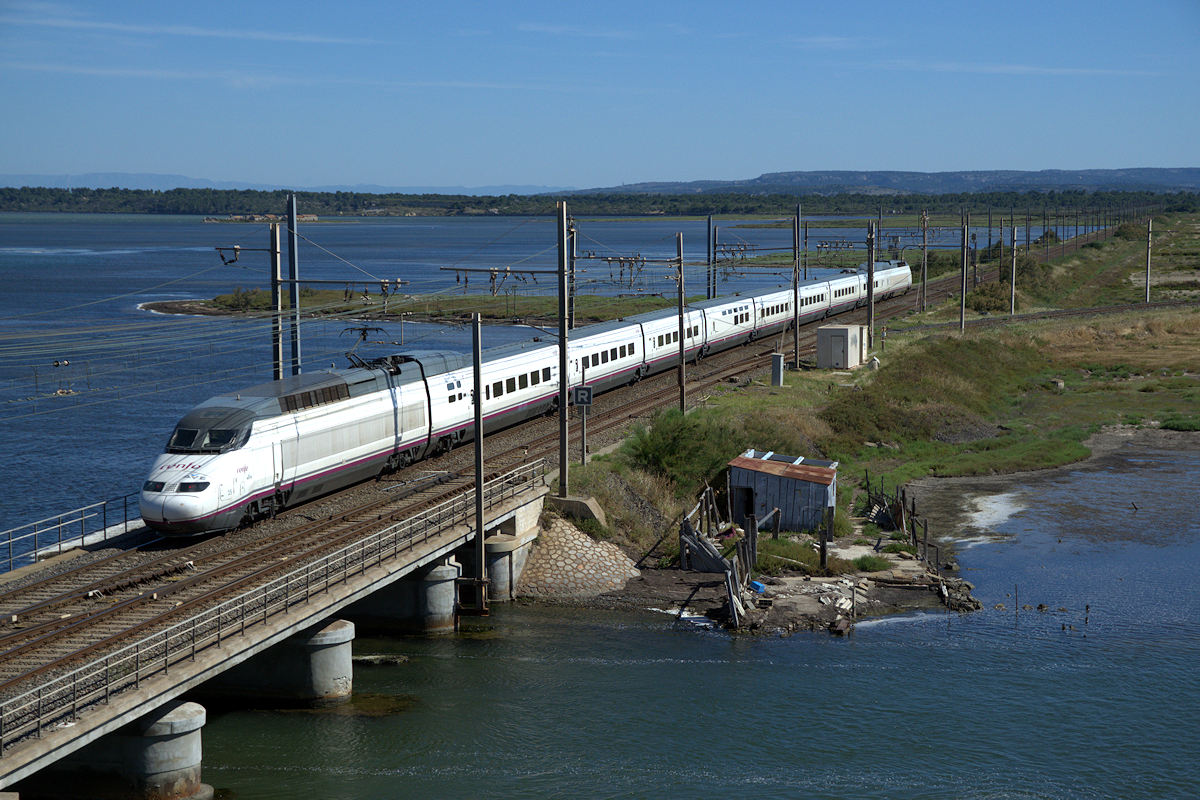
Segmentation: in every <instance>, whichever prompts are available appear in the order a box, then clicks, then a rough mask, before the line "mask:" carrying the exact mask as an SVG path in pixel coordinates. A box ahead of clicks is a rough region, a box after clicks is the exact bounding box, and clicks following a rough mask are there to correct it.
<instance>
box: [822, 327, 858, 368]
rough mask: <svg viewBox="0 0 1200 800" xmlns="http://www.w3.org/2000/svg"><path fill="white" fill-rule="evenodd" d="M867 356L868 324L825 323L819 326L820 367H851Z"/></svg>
mask: <svg viewBox="0 0 1200 800" xmlns="http://www.w3.org/2000/svg"><path fill="white" fill-rule="evenodd" d="M866 358H867V326H866V325H824V326H822V327H820V328H817V367H818V368H819V369H851V368H853V367H857V366H858V365H859V364H861V363H863V361H865V360H866Z"/></svg>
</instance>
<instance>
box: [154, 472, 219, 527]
mask: <svg viewBox="0 0 1200 800" xmlns="http://www.w3.org/2000/svg"><path fill="white" fill-rule="evenodd" d="M155 488H156V490H155V491H151V490H143V491H142V495H141V499H140V501H139V507H140V510H141V512H142V520H143V521H144V522H145V523H146V524H147V525H149V526H150V527H152V528H157V529H159V530H164V531H174V530H176V529H178V530H181V531H184V530H189V531H190V530H191V528H192V527H194V526H195V525H196V524H199V523H200V521H201V520H203V519H205V518H206V517H208V516H210V515H211V514H212V513H213V512H214V511H215V510H216V508H215V506H214V504H215V502H216V499H215V495H216V492H215V491H213V490H209V487H208V485H207V484H204V485H203V486H201V485H200V484H184V483H181V484H179V485H178V486H174V487H172V486H163V487H161V488H158V487H155ZM171 489H174V491H171Z"/></svg>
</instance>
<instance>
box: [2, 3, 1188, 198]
mask: <svg viewBox="0 0 1200 800" xmlns="http://www.w3.org/2000/svg"><path fill="white" fill-rule="evenodd" d="M1197 41H1200V3H1195V2H1193V1H1192V0H1150V2H1147V3H1142V4H1139V5H1138V6H1137V8H1136V9H1132V10H1131V9H1130V8H1129V7H1128V6H1127V5H1126V4H1123V3H1116V2H1088V3H1082V2H1065V3H1051V4H1045V3H1042V4H1034V3H1029V2H1017V3H1003V4H1000V3H984V4H971V5H968V6H961V5H956V4H950V3H933V4H928V3H927V4H922V5H921V6H920V11H919V12H914V11H913V10H912V7H910V6H904V5H897V4H893V3H885V2H877V1H876V2H866V3H863V4H855V5H853V6H847V7H840V6H839V7H830V6H826V5H822V4H815V3H811V4H810V3H776V2H771V3H760V4H753V5H750V6H746V7H741V8H737V9H736V10H733V9H731V7H730V6H728V4H725V3H715V2H698V3H691V4H686V5H685V4H680V5H678V6H676V5H672V4H663V5H658V4H634V3H629V2H612V3H602V4H598V5H596V6H594V7H589V8H582V7H571V6H562V5H561V4H551V3H548V2H543V1H541V0H539V1H538V2H532V3H527V4H522V5H519V6H515V7H509V6H503V5H493V4H488V3H452V4H441V5H437V4H420V5H418V4H406V3H401V4H392V3H381V2H376V1H366V2H361V3H349V4H340V5H336V6H330V5H328V4H319V3H311V4H308V3H300V4H294V3H293V4H283V3H279V2H265V3H258V4H234V3H229V2H214V3H206V4H202V5H198V4H188V5H183V4H178V5H176V4H162V5H143V4H141V3H136V2H131V1H130V0H117V1H116V2H112V3H105V4H102V5H101V4H88V3H84V2H70V1H68V2H23V1H21V0H0V101H2V102H3V104H4V107H5V108H6V109H7V112H6V117H7V119H8V124H6V125H4V126H2V127H0V173H9V174H30V173H33V174H70V173H76V174H78V173H97V172H104V173H118V172H126V173H159V174H171V175H188V176H194V177H198V178H200V177H203V178H206V179H209V180H212V181H214V182H219V183H239V184H263V185H280V186H297V187H315V186H353V185H363V184H366V185H375V186H422V187H484V186H546V187H577V188H590V187H605V186H619V185H621V184H625V183H641V182H648V181H690V180H738V179H747V178H753V177H756V176H758V175H761V174H763V173H771V172H783V171H792V170H907V171H918V172H943V171H954V170H994V169H1014V170H1042V169H1067V170H1072V169H1117V168H1128V167H1188V166H1196V165H1197V163H1198V160H1197V158H1196V154H1197V147H1196V144H1195V136H1194V131H1195V130H1197V129H1198V128H1200V125H1198V123H1200V119H1198V117H1200V89H1198V88H1197V85H1196V81H1195V76H1196V75H1198V74H1200V48H1198V47H1197V46H1196V42H1197Z"/></svg>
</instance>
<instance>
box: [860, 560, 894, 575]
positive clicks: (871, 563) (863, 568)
mask: <svg viewBox="0 0 1200 800" xmlns="http://www.w3.org/2000/svg"><path fill="white" fill-rule="evenodd" d="M891 566H892V562H890V561H888V560H887V559H886V558H884V557H883V556H859V557H858V558H856V559H854V568H855V569H857V570H858V571H859V572H879V571H881V570H885V569H889V568H890V567H891Z"/></svg>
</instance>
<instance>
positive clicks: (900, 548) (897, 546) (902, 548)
mask: <svg viewBox="0 0 1200 800" xmlns="http://www.w3.org/2000/svg"><path fill="white" fill-rule="evenodd" d="M883 552H885V553H912V554H913V555H914V556H915V555H916V554H917V548H916V547H914V546H913V545H911V544H903V543H902V542H892V543H891V544H889V545H886V546H885V547H884V548H883Z"/></svg>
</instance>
